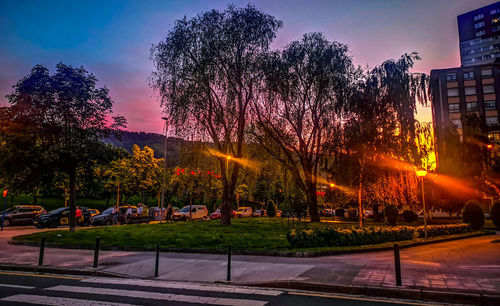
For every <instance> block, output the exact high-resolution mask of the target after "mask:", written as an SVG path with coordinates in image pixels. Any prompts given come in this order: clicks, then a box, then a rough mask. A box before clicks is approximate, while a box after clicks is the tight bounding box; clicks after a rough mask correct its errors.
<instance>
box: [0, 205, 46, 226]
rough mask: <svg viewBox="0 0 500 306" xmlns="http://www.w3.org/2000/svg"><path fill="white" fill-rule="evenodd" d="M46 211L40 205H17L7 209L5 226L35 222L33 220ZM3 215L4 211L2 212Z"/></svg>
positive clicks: (0, 213) (0, 214)
mask: <svg viewBox="0 0 500 306" xmlns="http://www.w3.org/2000/svg"><path fill="white" fill-rule="evenodd" d="M44 213H46V211H45V209H44V208H43V207H42V206H39V205H16V206H14V207H11V208H9V209H6V210H5V219H4V220H3V226H11V225H29V224H33V220H35V219H36V218H37V217H38V216H39V215H41V214H44ZM2 215H3V212H0V216H2Z"/></svg>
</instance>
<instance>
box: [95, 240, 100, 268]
mask: <svg viewBox="0 0 500 306" xmlns="http://www.w3.org/2000/svg"><path fill="white" fill-rule="evenodd" d="M100 245H101V237H96V238H95V249H94V268H97V264H98V263H99V248H100Z"/></svg>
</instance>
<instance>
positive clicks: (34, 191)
mask: <svg viewBox="0 0 500 306" xmlns="http://www.w3.org/2000/svg"><path fill="white" fill-rule="evenodd" d="M31 194H32V195H33V205H36V203H37V202H38V197H37V196H36V194H37V192H36V188H33V190H32V191H31Z"/></svg>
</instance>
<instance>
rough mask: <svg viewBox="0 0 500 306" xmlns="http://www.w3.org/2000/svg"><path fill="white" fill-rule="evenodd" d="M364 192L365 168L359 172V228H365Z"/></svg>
mask: <svg viewBox="0 0 500 306" xmlns="http://www.w3.org/2000/svg"><path fill="white" fill-rule="evenodd" d="M362 190H363V166H361V169H360V171H359V189H358V227H359V228H361V227H363V202H362Z"/></svg>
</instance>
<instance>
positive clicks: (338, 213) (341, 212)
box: [335, 208, 345, 217]
mask: <svg viewBox="0 0 500 306" xmlns="http://www.w3.org/2000/svg"><path fill="white" fill-rule="evenodd" d="M344 215H345V210H344V209H343V208H337V209H335V216H336V217H343V216H344Z"/></svg>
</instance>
